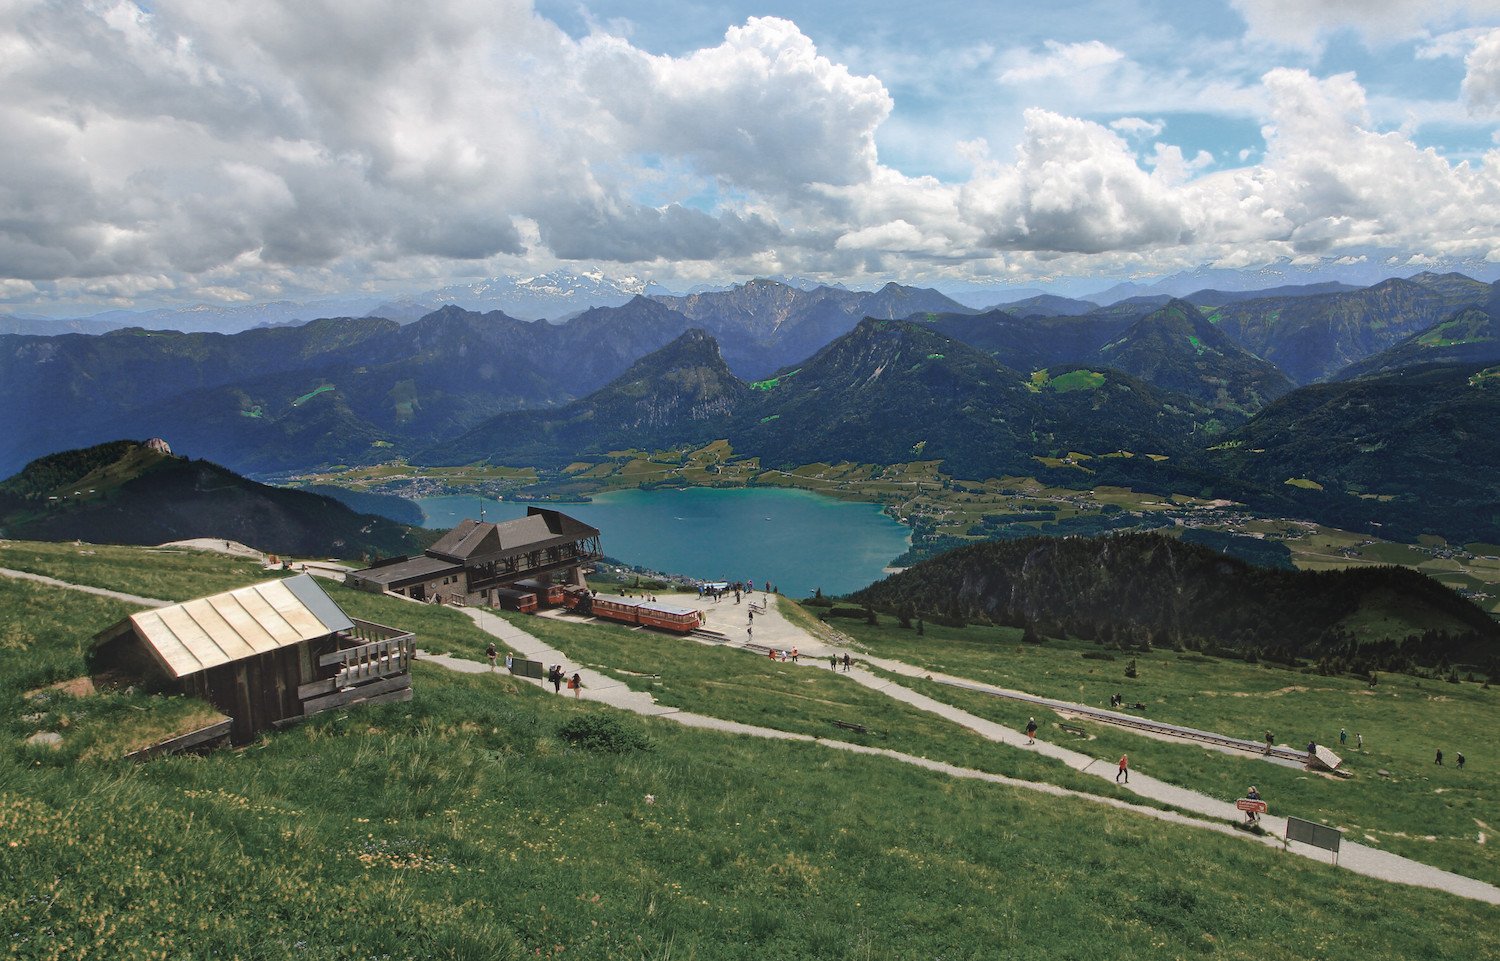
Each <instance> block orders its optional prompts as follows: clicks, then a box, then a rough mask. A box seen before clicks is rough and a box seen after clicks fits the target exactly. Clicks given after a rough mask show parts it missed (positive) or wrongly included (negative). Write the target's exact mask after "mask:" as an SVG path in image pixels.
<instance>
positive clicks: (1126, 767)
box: [1115, 754, 1130, 784]
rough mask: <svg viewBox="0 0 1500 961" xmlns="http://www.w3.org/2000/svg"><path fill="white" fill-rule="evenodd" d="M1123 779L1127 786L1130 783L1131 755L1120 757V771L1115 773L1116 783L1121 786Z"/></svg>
mask: <svg viewBox="0 0 1500 961" xmlns="http://www.w3.org/2000/svg"><path fill="white" fill-rule="evenodd" d="M1122 777H1123V778H1124V779H1125V783H1126V784H1129V783H1130V755H1129V754H1121V755H1120V769H1119V770H1118V771H1116V772H1115V783H1116V784H1119V783H1120V778H1122Z"/></svg>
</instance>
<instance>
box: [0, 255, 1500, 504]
mask: <svg viewBox="0 0 1500 961" xmlns="http://www.w3.org/2000/svg"><path fill="white" fill-rule="evenodd" d="M1220 293H1222V292H1220ZM1230 293H1231V294H1233V295H1232V296H1228V297H1221V296H1218V295H1217V294H1216V293H1215V292H1214V291H1211V290H1200V291H1198V292H1196V293H1195V294H1194V295H1192V296H1194V297H1195V298H1196V299H1199V300H1202V301H1204V303H1203V304H1202V305H1198V304H1194V303H1192V302H1191V301H1189V300H1186V299H1181V300H1173V299H1170V298H1168V299H1166V300H1165V301H1164V302H1163V301H1162V300H1161V296H1160V295H1153V296H1151V297H1146V298H1141V299H1137V300H1136V301H1135V302H1117V303H1115V304H1111V305H1109V306H1106V307H1101V308H1096V309H1092V310H1089V311H1088V312H1086V313H1081V314H1079V313H1072V314H1066V313H1065V314H1059V315H1054V316H1037V315H1029V316H1024V317H1018V316H1015V315H1014V314H1012V313H1009V312H1007V311H1004V310H990V311H985V312H977V311H974V310H971V309H969V308H966V307H963V306H962V305H959V304H957V303H956V302H954V301H952V300H951V299H949V298H947V297H945V296H943V295H942V294H940V293H938V292H936V291H932V290H926V289H922V288H912V287H902V286H899V285H894V284H893V285H887V286H886V287H884V288H882V289H881V290H878V291H850V290H846V289H841V288H830V287H812V288H811V289H804V288H800V287H795V286H792V285H789V284H784V283H780V282H776V281H771V280H759V281H754V282H751V283H747V284H743V285H740V286H738V287H735V288H733V289H731V290H728V291H710V292H701V293H697V294H691V295H682V296H677V295H654V296H644V295H636V296H634V297H632V298H631V299H630V300H628V301H627V302H626V303H624V304H621V305H619V306H614V307H595V308H591V309H588V310H585V311H583V312H581V313H578V314H577V315H576V316H574V317H572V318H571V319H569V320H568V321H566V322H565V323H548V322H540V321H525V320H520V319H517V318H515V317H513V316H510V315H508V314H506V313H503V312H499V311H491V312H489V313H484V314H480V313H475V312H472V311H466V310H462V309H459V308H457V307H444V308H442V309H439V310H437V311H434V312H432V313H430V314H428V315H426V316H424V317H422V318H421V319H419V320H417V321H414V322H411V323H405V324H403V323H398V322H396V321H394V320H390V319H381V318H369V317H344V318H331V319H323V320H318V321H313V322H311V323H307V324H301V325H293V326H286V327H275V328H262V329H256V330H251V331H245V332H242V333H239V334H233V335H225V334H203V333H186V334H185V333H174V332H162V331H146V330H141V329H125V330H120V331H114V332H111V333H108V334H104V335H98V336H92V335H84V334H69V335H63V336H57V337H38V336H25V335H0V403H4V404H5V405H6V409H7V410H8V411H9V412H10V413H11V427H10V429H9V430H7V432H5V434H4V435H3V436H0V470H15V469H17V468H19V466H20V465H22V464H24V463H26V462H27V461H29V460H32V459H34V458H36V457H39V456H42V455H45V454H47V453H50V452H52V451H56V450H58V449H60V448H66V447H81V446H87V445H90V444H94V443H98V442H101V441H104V440H108V439H111V438H115V437H120V436H163V437H167V438H168V439H169V440H171V442H172V443H173V444H174V445H175V446H176V447H177V449H179V450H185V451H188V452H191V453H192V454H193V455H195V456H199V457H204V458H207V459H210V460H213V461H214V462H216V463H222V464H224V465H226V466H227V467H229V468H231V469H234V470H238V471H244V472H253V473H256V474H259V475H262V476H265V475H271V474H275V473H278V472H291V471H300V470H306V469H309V468H313V467H318V466H321V465H337V464H356V463H371V462H378V461H383V460H388V459H390V458H392V457H395V456H406V457H411V458H415V459H417V461H418V462H421V461H422V459H424V458H434V459H440V460H442V461H443V462H445V463H447V462H455V461H459V460H479V459H488V460H491V461H495V462H503V461H505V460H507V459H510V460H511V461H512V464H513V466H522V465H524V464H527V463H534V464H535V465H536V466H547V465H559V466H565V465H566V464H567V463H570V462H571V461H572V460H574V459H576V456H578V455H580V454H584V453H589V454H597V453H600V452H607V451H609V450H616V449H622V448H624V447H630V446H637V447H652V448H655V447H662V446H673V445H680V444H685V443H694V442H697V441H699V440H702V439H714V437H711V436H710V435H711V434H714V435H715V436H722V437H725V438H729V439H731V440H732V441H733V442H734V445H735V448H736V450H737V451H739V452H741V453H749V454H754V455H756V456H760V457H762V458H763V460H764V463H765V464H767V465H774V466H796V465H798V464H799V463H808V462H817V461H825V460H829V459H835V458H848V459H851V460H857V461H862V462H868V463H891V462H896V461H906V460H916V459H926V460H933V459H938V460H942V461H944V470H945V471H948V472H950V473H953V474H956V475H958V476H965V477H980V476H999V475H1000V474H1003V473H1006V472H1023V473H1035V472H1041V473H1049V476H1053V479H1054V480H1056V481H1058V482H1065V481H1068V480H1071V481H1072V482H1074V483H1077V482H1079V481H1081V480H1083V479H1085V478H1087V480H1088V482H1089V483H1091V484H1092V483H1104V482H1109V483H1129V484H1132V485H1138V486H1141V487H1142V489H1149V490H1159V491H1163V492H1165V491H1168V490H1181V491H1186V492H1191V493H1202V492H1207V491H1212V492H1214V496H1227V497H1234V498H1236V499H1242V500H1246V501H1247V502H1254V503H1256V504H1259V505H1263V506H1265V507H1266V508H1267V509H1274V510H1278V511H1283V512H1288V511H1290V512H1295V513H1300V514H1302V516H1318V517H1337V518H1339V519H1340V520H1341V522H1346V523H1350V524H1356V525H1359V524H1364V523H1370V522H1380V523H1386V522H1388V521H1391V522H1395V521H1393V520H1392V519H1393V518H1395V519H1396V520H1399V522H1400V524H1402V525H1404V526H1403V529H1407V530H1414V531H1415V532H1418V533H1420V532H1421V531H1422V530H1423V529H1424V528H1430V529H1434V530H1438V529H1444V530H1455V529H1458V528H1463V529H1465V530H1470V531H1473V530H1488V529H1491V528H1492V527H1493V526H1494V524H1495V523H1497V521H1496V520H1495V518H1494V517H1493V512H1486V511H1484V510H1476V511H1475V512H1474V513H1473V514H1472V516H1467V517H1464V516H1458V515H1454V514H1452V512H1449V513H1448V514H1447V515H1446V516H1445V515H1444V513H1443V511H1442V508H1441V507H1440V505H1436V504H1432V503H1430V502H1424V500H1423V499H1422V498H1421V497H1420V496H1419V495H1418V494H1417V493H1416V487H1417V482H1416V480H1415V479H1408V480H1402V478H1401V477H1400V476H1397V475H1398V473H1399V471H1422V472H1424V473H1422V474H1420V475H1418V474H1413V475H1410V477H1411V478H1418V477H1419V476H1420V477H1431V478H1434V481H1433V482H1434V483H1438V484H1441V485H1443V489H1445V490H1447V491H1449V492H1450V493H1451V494H1452V496H1456V497H1461V498H1462V499H1463V502H1464V503H1473V504H1476V505H1480V504H1483V503H1484V498H1485V497H1486V496H1487V490H1488V488H1487V486H1486V484H1487V482H1486V480H1485V479H1484V478H1485V476H1486V475H1485V474H1484V473H1483V471H1484V470H1485V469H1486V465H1489V464H1491V461H1490V460H1488V459H1487V458H1491V457H1492V454H1493V452H1492V451H1491V450H1490V448H1489V446H1488V445H1487V444H1485V443H1483V442H1474V441H1470V440H1468V439H1467V438H1465V437H1464V436H1463V432H1465V431H1473V430H1477V427H1476V426H1475V425H1477V424H1478V423H1481V422H1482V421H1481V420H1479V418H1483V417H1486V416H1489V413H1490V404H1491V402H1492V394H1491V392H1490V390H1489V388H1488V384H1489V383H1490V380H1489V378H1488V375H1486V374H1485V368H1487V367H1488V366H1490V365H1494V364H1500V338H1497V336H1496V330H1497V326H1500V324H1497V320H1496V318H1497V315H1500V308H1497V304H1500V299H1497V297H1496V292H1495V288H1493V287H1491V286H1490V285H1487V284H1484V283H1481V282H1479V281H1476V280H1474V279H1472V278H1470V277H1466V276H1461V275H1454V274H1420V275H1417V276H1415V277H1413V278H1411V279H1409V280H1403V279H1391V280H1387V281H1384V282H1382V283H1379V284H1376V285H1375V286H1373V287H1369V288H1362V289H1358V290H1352V291H1351V290H1329V289H1327V288H1325V287H1317V286H1313V287H1302V288H1296V289H1291V290H1281V291H1276V292H1273V293H1274V295H1273V296H1256V297H1242V296H1239V295H1238V294H1234V292H1230ZM1262 293H1265V292H1262ZM1215 300H1223V301H1225V302H1224V303H1220V304H1215V303H1213V301H1215ZM1051 306H1052V307H1053V308H1059V307H1068V305H1059V304H1057V303H1055V302H1053V303H1051ZM1073 306H1075V307H1079V308H1080V309H1082V307H1084V306H1087V305H1078V304H1075V305H1073ZM1023 309H1025V308H1023ZM901 317H906V318H907V320H906V321H902V320H900V319H899V318H901ZM693 330H698V331H701V333H698V334H694V335H692V336H690V337H688V338H687V339H686V340H681V338H683V337H684V335H686V334H688V333H689V332H690V331H693ZM669 345H670V349H669V350H667V352H666V353H665V354H663V355H661V356H656V357H650V356H648V355H650V354H651V353H652V352H654V351H659V350H662V349H663V348H668V347H669ZM1278 360H1279V361H1280V362H1279V363H1277V361H1278ZM1454 361H1457V362H1461V363H1463V364H1467V365H1468V367H1467V368H1465V369H1462V370H1457V371H1455V372H1452V373H1451V377H1450V375H1446V374H1434V375H1432V376H1433V377H1434V378H1435V379H1434V380H1432V381H1431V382H1430V383H1429V382H1428V381H1426V380H1422V377H1423V376H1425V375H1423V374H1421V371H1420V370H1419V369H1418V368H1420V367H1422V366H1423V365H1430V364H1431V363H1433V362H1454ZM1444 378H1448V379H1444ZM1470 379H1477V380H1476V381H1475V382H1476V383H1478V384H1480V385H1481V386H1480V387H1474V386H1473V385H1472V384H1470V383H1469V381H1470ZM1309 380H1310V381H1311V386H1303V387H1302V388H1301V389H1295V388H1297V385H1298V384H1307V383H1308V382H1309ZM1320 381H1321V382H1320ZM1411 384H1423V385H1426V386H1427V388H1428V389H1429V391H1430V395H1429V396H1428V397H1426V398H1425V399H1424V396H1423V394H1422V393H1421V391H1414V390H1412V389H1410V387H1409V385H1411ZM601 391H602V392H601ZM1450 402H1451V403H1452V404H1455V405H1457V406H1456V407H1455V408H1454V410H1456V411H1458V416H1457V417H1456V418H1454V417H1450V418H1448V419H1446V420H1445V419H1443V414H1444V410H1445V408H1444V407H1443V405H1444V404H1447V403H1450ZM1387 404H1388V405H1389V409H1385V405H1387ZM1341 405H1342V406H1341ZM1303 418H1312V419H1313V420H1312V421H1310V422H1315V423H1316V424H1317V425H1318V426H1317V430H1316V431H1309V430H1306V429H1302V428H1301V427H1299V425H1300V424H1302V422H1303ZM1397 425H1399V426H1400V427H1401V428H1402V429H1405V430H1426V431H1428V432H1429V433H1431V435H1432V436H1431V437H1416V438H1403V437H1400V436H1396V435H1395V434H1393V433H1391V431H1392V430H1393V429H1394V428H1395V427H1396V426H1397ZM1450 425H1451V426H1453V427H1454V429H1455V430H1456V431H1457V432H1458V433H1454V432H1452V431H1449V432H1448V433H1444V431H1445V430H1447V427H1448V426H1450ZM715 432H717V433H716V434H715ZM1356 436H1358V437H1364V438H1365V439H1364V440H1362V441H1360V442H1359V443H1360V444H1361V445H1362V446H1363V447H1365V448H1369V449H1370V450H1368V451H1362V450H1358V449H1354V450H1352V451H1351V450H1349V449H1346V446H1345V443H1344V440H1345V438H1348V437H1356ZM1445 438H1446V439H1445ZM627 441H628V442H627ZM1377 444H1383V445H1384V446H1383V447H1380V446H1376V445H1377ZM1443 444H1447V445H1448V448H1449V452H1450V453H1451V454H1452V456H1453V457H1455V458H1457V459H1456V460H1451V461H1448V462H1444V461H1442V459H1441V457H1442V456H1448V455H1447V454H1442V455H1441V456H1439V454H1440V451H1439V448H1440V447H1441V446H1442V445H1443ZM1397 448H1399V449H1400V451H1402V452H1418V453H1420V456H1416V454H1414V455H1413V456H1412V457H1407V456H1404V454H1402V455H1401V456H1389V455H1383V456H1368V455H1369V454H1371V453H1373V452H1378V451H1390V450H1396V449H1397ZM1423 451H1425V453H1421V452H1423ZM1121 452H1126V453H1128V454H1130V455H1144V454H1153V455H1155V457H1153V458H1146V457H1144V456H1126V453H1121ZM1073 454H1079V455H1084V456H1086V457H1087V458H1091V459H1090V460H1087V461H1085V460H1080V459H1079V458H1077V457H1073V456H1071V455H1073ZM1162 457H1165V458H1166V460H1165V461H1163V460H1161V459H1160V458H1162ZM1335 457H1338V458H1341V461H1340V462H1338V463H1335V462H1334V460H1333V458H1335ZM1424 458H1425V459H1424ZM986 472H989V473H988V474H986ZM1466 474H1467V475H1468V476H1465V475H1466ZM1288 481H1295V482H1296V483H1293V484H1290V485H1289V484H1288V483H1287V482H1288ZM1320 486H1321V488H1322V489H1321V490H1319V489H1318V488H1319V487H1320ZM1381 498H1384V499H1381ZM1392 498H1393V499H1392ZM1435 525H1436V526H1435Z"/></svg>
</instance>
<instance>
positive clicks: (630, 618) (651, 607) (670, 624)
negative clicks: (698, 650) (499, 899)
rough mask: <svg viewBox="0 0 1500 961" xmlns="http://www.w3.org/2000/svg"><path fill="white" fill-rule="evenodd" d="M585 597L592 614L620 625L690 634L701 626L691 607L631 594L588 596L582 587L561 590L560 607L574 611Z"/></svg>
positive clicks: (696, 614)
mask: <svg viewBox="0 0 1500 961" xmlns="http://www.w3.org/2000/svg"><path fill="white" fill-rule="evenodd" d="M585 598H587V599H588V601H589V603H590V604H592V606H593V612H594V616H595V617H602V618H605V619H607V620H611V621H619V622H621V623H623V624H640V625H642V626H644V627H655V628H658V629H660V630H663V631H672V632H673V633H675V634H689V633H691V632H693V631H695V630H697V629H698V627H699V626H700V621H699V619H698V612H697V611H695V610H693V609H692V608H688V607H673V606H672V605H670V604H660V603H657V602H656V601H644V600H638V599H636V598H634V597H590V596H589V593H588V591H586V590H584V589H583V588H581V587H570V588H566V589H565V590H564V592H563V606H565V607H567V608H568V610H570V611H571V610H577V609H578V607H579V605H580V604H582V603H583V602H584V599H585Z"/></svg>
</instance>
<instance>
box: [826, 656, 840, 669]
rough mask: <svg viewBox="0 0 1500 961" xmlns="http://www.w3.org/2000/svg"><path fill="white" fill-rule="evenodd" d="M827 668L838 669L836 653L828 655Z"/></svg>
mask: <svg viewBox="0 0 1500 961" xmlns="http://www.w3.org/2000/svg"><path fill="white" fill-rule="evenodd" d="M828 669H829V670H830V671H836V670H838V669H839V656H838V655H837V654H830V655H828Z"/></svg>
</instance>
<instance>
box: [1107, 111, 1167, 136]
mask: <svg viewBox="0 0 1500 961" xmlns="http://www.w3.org/2000/svg"><path fill="white" fill-rule="evenodd" d="M1109 129H1111V130H1113V131H1115V132H1117V133H1120V134H1123V135H1125V136H1127V137H1136V138H1140V139H1143V140H1149V139H1151V138H1152V137H1156V136H1159V135H1160V134H1161V132H1162V131H1163V130H1165V129H1167V124H1166V122H1165V121H1162V120H1145V119H1143V118H1141V117H1121V118H1120V119H1118V120H1111V121H1110V122H1109Z"/></svg>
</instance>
